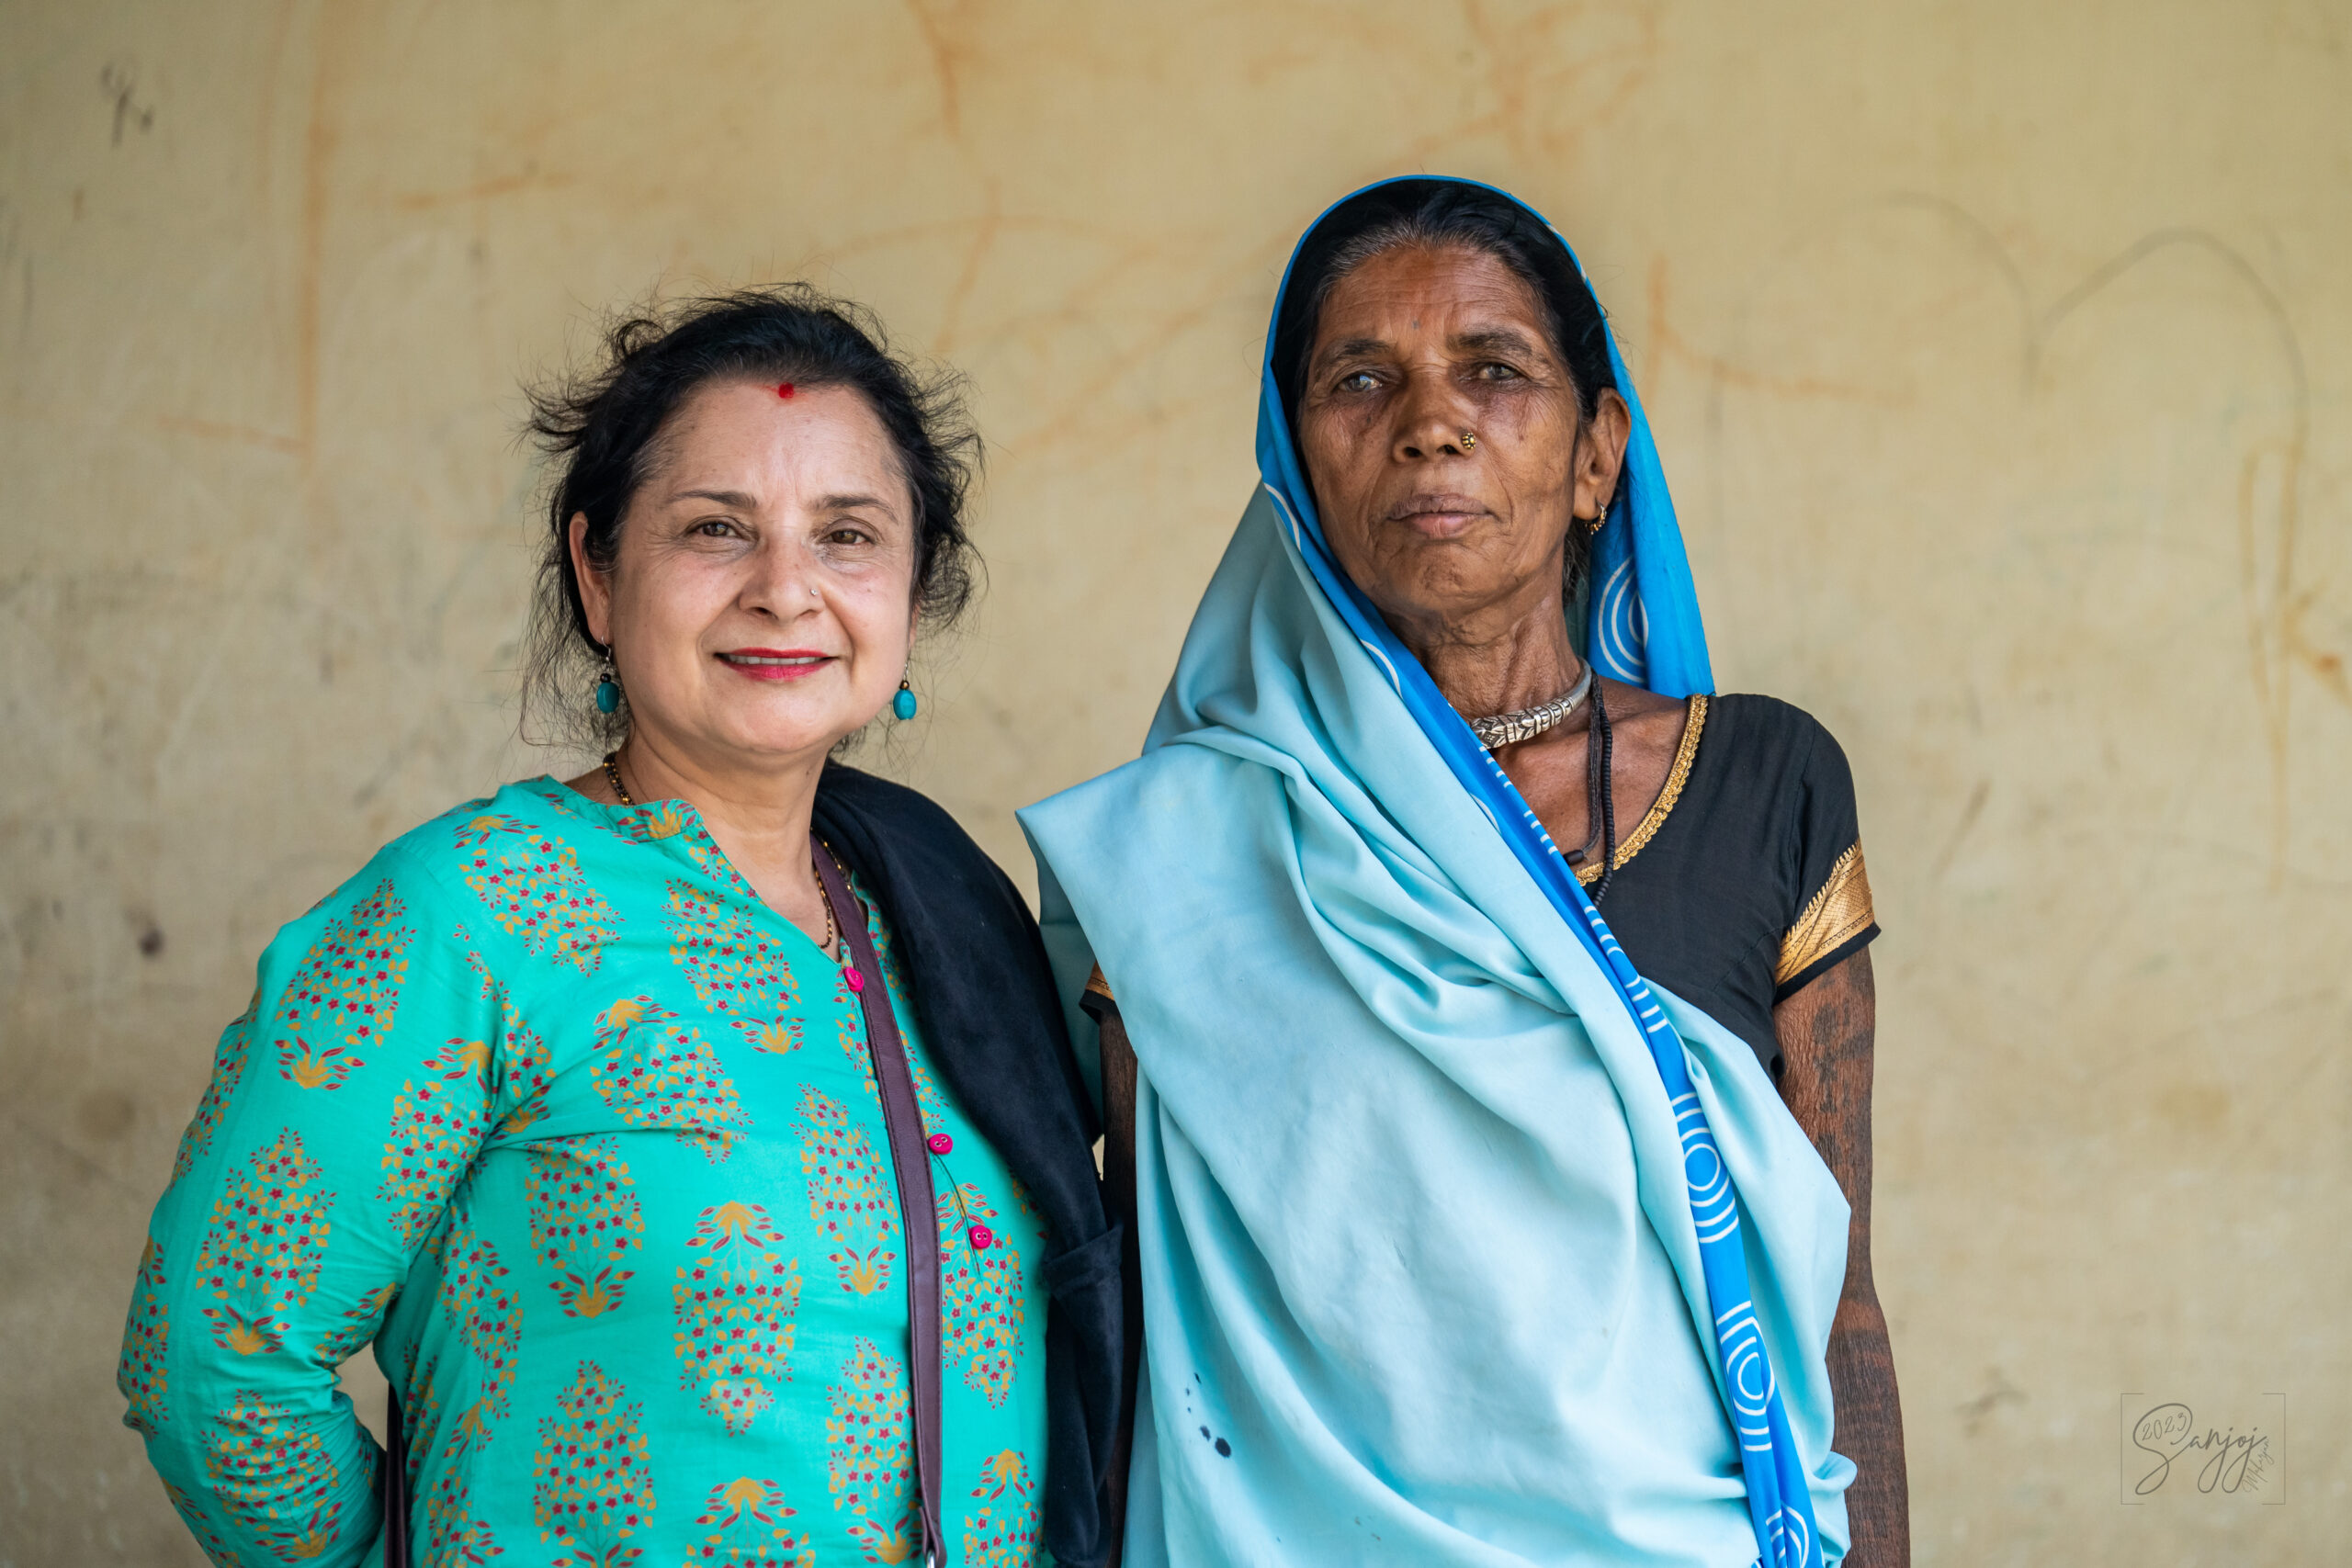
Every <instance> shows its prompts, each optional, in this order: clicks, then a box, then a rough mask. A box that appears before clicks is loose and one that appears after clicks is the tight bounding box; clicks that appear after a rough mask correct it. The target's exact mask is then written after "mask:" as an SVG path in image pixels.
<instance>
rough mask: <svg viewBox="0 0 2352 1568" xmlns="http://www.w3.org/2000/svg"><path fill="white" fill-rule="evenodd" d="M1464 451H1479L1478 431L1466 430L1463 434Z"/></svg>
mask: <svg viewBox="0 0 2352 1568" xmlns="http://www.w3.org/2000/svg"><path fill="white" fill-rule="evenodd" d="M1462 449H1463V450H1464V452H1476V450H1477V449H1478V433H1477V432H1476V431H1475V430H1465V431H1464V432H1463V433H1462Z"/></svg>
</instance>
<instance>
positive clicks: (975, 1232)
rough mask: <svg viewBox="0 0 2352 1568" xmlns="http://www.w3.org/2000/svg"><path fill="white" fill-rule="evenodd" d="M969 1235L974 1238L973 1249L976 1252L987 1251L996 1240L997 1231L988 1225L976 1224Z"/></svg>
mask: <svg viewBox="0 0 2352 1568" xmlns="http://www.w3.org/2000/svg"><path fill="white" fill-rule="evenodd" d="M969 1235H971V1238H972V1250H973V1251H974V1252H986V1251H987V1250H988V1249H989V1244H990V1243H991V1242H993V1241H995V1240H996V1232H994V1231H992V1230H990V1229H989V1227H988V1226H986V1225H974V1226H973V1227H972V1228H971V1231H970V1232H969Z"/></svg>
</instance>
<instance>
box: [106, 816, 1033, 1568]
mask: <svg viewBox="0 0 2352 1568" xmlns="http://www.w3.org/2000/svg"><path fill="white" fill-rule="evenodd" d="M868 925H869V930H871V931H873V933H874V936H875V939H876V944H877V946H878V947H879V948H880V949H881V950H882V952H883V953H884V955H885V964H884V973H885V978H886V982H887V985H888V990H889V993H890V996H891V999H892V1002H893V1004H894V1006H895V1008H896V1010H897V1013H898V1017H899V1025H900V1029H901V1031H902V1032H903V1033H904V1035H905V1038H906V1042H907V1047H908V1055H909V1058H910V1064H911V1066H912V1068H913V1072H914V1076H915V1079H916V1083H917V1088H918V1099H919V1100H920V1102H921V1105H922V1114H923V1120H924V1123H925V1128H924V1130H925V1132H926V1133H927V1134H946V1135H947V1138H948V1140H949V1142H950V1145H951V1148H952V1152H951V1153H949V1154H948V1155H946V1156H942V1157H940V1158H939V1160H938V1162H937V1163H936V1164H935V1165H934V1168H933V1186H934V1188H935V1189H936V1190H937V1191H938V1193H939V1194H940V1203H939V1212H938V1213H936V1214H933V1215H925V1216H922V1223H923V1224H927V1225H932V1226H935V1228H936V1232H937V1234H938V1235H939V1236H940V1238H941V1241H942V1242H943V1244H944V1263H945V1268H944V1275H945V1280H944V1296H945V1299H944V1302H943V1307H944V1314H943V1316H944V1330H945V1338H946V1346H945V1349H944V1355H945V1359H946V1366H945V1377H944V1390H945V1392H944V1398H945V1401H946V1408H945V1416H946V1451H945V1455H944V1460H945V1472H946V1475H947V1476H948V1478H949V1485H948V1496H947V1497H946V1498H945V1499H944V1507H943V1515H944V1517H943V1519H942V1521H941V1522H942V1526H943V1529H944V1534H945V1536H946V1542H945V1544H946V1547H947V1551H948V1556H949V1560H950V1561H952V1562H973V1563H981V1562H985V1563H988V1564H990V1565H995V1564H1000V1563H1023V1564H1026V1563H1031V1562H1038V1561H1040V1557H1039V1550H1040V1549H1039V1548H1038V1545H1037V1540H1038V1508H1037V1501H1036V1495H1035V1493H1036V1488H1035V1479H1034V1478H1035V1477H1036V1476H1037V1475H1039V1474H1041V1473H1042V1472H1043V1466H1044V1461H1045V1451H1044V1449H1045V1392H1046V1391H1045V1365H1044V1348H1043V1343H1042V1341H1043V1330H1044V1325H1045V1303H1044V1299H1043V1297H1042V1295H1041V1294H1040V1293H1039V1292H1040V1289H1041V1287H1039V1286H1038V1285H1037V1284H1036V1283H1035V1265H1036V1263H1037V1260H1038V1258H1039V1257H1040V1246H1039V1240H1040V1229H1039V1225H1038V1222H1037V1220H1036V1218H1035V1215H1034V1214H1033V1213H1032V1212H1031V1210H1030V1208H1029V1206H1028V1203H1027V1201H1026V1199H1025V1196H1024V1195H1023V1193H1022V1192H1021V1190H1020V1189H1019V1187H1018V1186H1017V1184H1015V1182H1014V1181H1013V1180H1012V1177H1011V1175H1010V1174H1009V1173H1008V1172H1007V1171H1006V1170H1005V1168H1004V1167H1003V1166H1002V1164H1001V1162H1000V1161H999V1160H998V1159H997V1158H996V1156H995V1155H994V1152H993V1151H992V1150H990V1149H989V1148H988V1146H987V1145H985V1144H983V1143H982V1141H981V1140H980V1138H979V1136H978V1134H976V1133H975V1132H974V1131H973V1130H972V1129H971V1127H970V1126H969V1124H968V1123H967V1122H965V1120H964V1119H963V1117H962V1115H961V1114H960V1112H959V1111H957V1110H956V1106H955V1104H954V1102H953V1100H951V1099H950V1098H949V1097H948V1096H946V1095H945V1094H944V1092H943V1091H942V1089H941V1087H940V1084H939V1081H938V1079H937V1077H936V1076H935V1075H934V1074H933V1071H932V1069H931V1067H930V1065H929V1063H928V1061H927V1060H926V1058H925V1047H924V1043H923V1041H922V1035H921V1032H920V1030H919V1029H918V1028H917V1027H916V1025H915V1022H914V1019H913V1014H912V1010H911V1008H910V1005H909V999H908V991H907V989H906V985H905V981H904V978H903V976H900V975H899V972H898V964H897V956H896V954H895V953H894V952H893V951H892V946H891V943H890V940H889V932H888V928H887V927H886V926H885V924H884V923H883V922H882V920H881V919H880V918H879V917H878V915H876V916H875V917H874V918H872V919H870V920H869V922H868ZM888 1147H889V1145H888V1134H887V1133H886V1131H885V1129H884V1126H883V1121H882V1112H881V1106H880V1102H879V1100H877V1098H876V1093H875V1089H874V1080H873V1073H872V1069H871V1065H870V1063H869V1062H868V1060H867V1057H866V1052H865V1034H864V1030H863V1024H862V1018H861V1015H860V1013H859V1011H858V1007H857V998H856V997H855V996H854V993H852V991H851V990H850V989H849V987H848V986H847V985H846V984H845V983H844V982H843V979H842V974H841V971H840V970H839V969H838V968H837V967H836V966H835V965H834V964H831V962H829V961H828V960H827V959H826V958H825V956H824V955H823V954H822V953H820V952H819V951H818V950H817V948H816V947H815V945H814V944H813V943H811V942H809V941H808V940H807V938H806V937H804V936H803V935H801V933H800V932H799V931H797V930H796V929H794V928H793V927H792V926H791V925H789V924H788V923H787V922H786V921H785V920H784V919H781V918H780V917H778V916H777V915H776V914H775V912H774V911H773V910H771V909H769V908H767V907H766V906H765V905H763V904H762V903H761V902H760V901H759V899H758V898H757V897H756V896H754V895H753V894H752V891H751V889H750V887H749V886H748V885H747V884H745V883H744V881H743V880H742V879H741V877H740V876H739V875H737V874H735V872H734V870H733V868H732V867H731V866H729V864H728V863H727V860H726V857H725V856H724V855H723V854H722V853H720V852H719V851H718V846H717V845H716V844H715V843H714V842H713V841H712V840H711V839H710V837H709V835H708V834H707V831H705V830H704V829H703V827H702V824H701V821H700V818H698V817H697V816H696V814H695V812H694V810H693V809H692V808H691V807H685V806H684V805H683V804H681V803H679V802H674V801H672V802H662V803H658V804H656V805H654V806H651V807H604V806H600V805H598V804H596V803H595V802H594V801H591V800H589V799H587V798H586V797H585V796H582V795H578V794H575V793H574V792H572V791H571V790H569V789H567V788H565V787H564V786H563V785H561V784H557V783H555V782H554V781H552V780H547V779H540V780H534V781H531V782H529V783H526V784H512V785H509V786H508V787H507V788H505V789H503V790H502V791H500V792H499V794H498V795H497V796H496V797H495V798H494V799H492V800H488V801H478V802H474V803H471V804H469V805H468V806H466V807H460V808H459V809H458V810H457V811H455V812H452V813H450V814H449V815H448V816H446V817H443V818H439V819H437V820H435V821H433V822H428V823H426V824H425V825H424V827H421V828H419V829H416V830H415V831H413V832H412V833H409V834H407V835H405V836H404V837H402V838H401V839H400V840H396V841H395V842H394V843H392V844H391V845H390V846H388V847H387V848H386V849H385V850H384V851H383V852H380V853H379V854H378V855H377V857H376V858H375V860H374V861H372V862H371V863H369V864H368V867H367V868H366V869H365V870H363V871H362V872H361V873H360V874H358V875H357V876H356V877H354V878H353V879H352V880H351V881H350V882H349V883H347V884H345V886H344V887H343V888H342V889H340V890H339V891H338V892H336V893H335V894H334V895H333V896H331V897H328V898H327V899H325V900H324V901H323V902H322V903H321V904H320V905H319V907H318V908H314V909H312V910H311V912H310V913H309V914H308V915H305V916H304V917H303V918H302V919H299V920H297V921H295V922H294V923H293V924H292V925H289V926H288V927H287V928H286V930H285V931H283V932H281V933H280V934H279V936H278V938H277V941H276V942H273V943H272V944H271V946H270V948H269V951H268V952H267V953H266V954H265V955H264V956H263V958H262V962H261V966H260V987H259V989H258V991H257V992H256V994H255V996H254V1000H253V1001H252V1003H251V1004H249V1005H248V1007H247V1008H246V1010H245V1011H244V1012H243V1014H241V1015H240V1016H239V1017H238V1018H237V1019H236V1020H235V1021H232V1023H231V1024H230V1026H229V1028H228V1031H227V1032H226V1033H225V1034H224V1035H223V1036H222V1039H221V1042H220V1047H219V1050H218V1052H217V1053H216V1055H215V1058H214V1066H213V1075H212V1080H211V1083H210V1085H209V1087H208V1089H206V1091H205V1094H204V1097H203V1100H202V1102H201V1104H200V1105H199V1107H198V1111H197V1115H196V1119H195V1121H194V1122H193V1123H192V1124H191V1125H190V1127H189V1129H188V1132H187V1136H186V1137H185V1138H184V1139H183V1140H182V1142H181V1145H180V1149H179V1153H178V1156H177V1157H176V1159H175V1163H174V1171H173V1179H172V1184H171V1186H170V1188H169V1190H167V1191H166V1192H165V1193H164V1200H163V1202H162V1203H161V1204H160V1205H159V1206H158V1208H157V1210H156V1213H155V1218H154V1224H153V1227H152V1230H151V1239H150V1240H149V1242H148V1245H147V1247H146V1251H145V1253H144V1256H143V1257H142V1258H141V1261H140V1266H139V1272H138V1279H137V1282H136V1286H135V1294H134V1299H133V1301H132V1304H131V1312H130V1323H129V1325H128V1329H127V1332H126V1334H125V1338H124V1347H123V1358H122V1368H121V1374H120V1382H121V1384H122V1389H123V1393H124V1395H125V1397H126V1399H127V1401H128V1403H129V1411H128V1415H127V1416H126V1420H127V1421H128V1423H129V1424H130V1426H132V1427H135V1428H136V1429H138V1430H139V1431H140V1432H141V1434H142V1435H143V1436H145V1438H147V1442H148V1450H149V1453H150V1455H151V1457H152V1458H153V1461H154V1463H155V1467H156V1469H157V1470H158V1471H160V1472H162V1474H163V1477H164V1484H165V1488H166V1490H167V1492H168V1493H169V1495H170V1496H171V1498H172V1500H173V1503H174V1505H175V1506H176V1507H177V1508H178V1509H179V1510H180V1512H181V1514H182V1516H183V1517H185V1518H186V1519H187V1524H188V1527H189V1529H190V1531H191V1532H192V1533H193V1534H194V1536H195V1537H196V1539H197V1540H198V1543H199V1544H200V1545H201V1546H202V1547H203V1549H204V1551H206V1553H207V1554H208V1555H209V1557H210V1558H211V1559H212V1560H213V1562H217V1563H222V1564H231V1563H233V1564H238V1565H240V1568H266V1565H268V1564H273V1563H281V1562H288V1563H290V1562H312V1563H320V1564H324V1565H328V1568H336V1565H342V1564H356V1563H360V1562H365V1561H367V1560H368V1557H369V1554H370V1549H371V1548H372V1547H373V1545H374V1543H375V1540H376V1538H377V1536H378V1534H379V1529H380V1520H379V1517H378V1513H379V1510H378V1508H377V1505H376V1502H375V1497H374V1494H373V1490H372V1488H373V1483H374V1478H375V1473H376V1466H377V1464H378V1462H379V1452H378V1450H377V1449H376V1446H375V1445H374V1443H373V1442H371V1441H370V1440H369V1439H368V1437H367V1435H366V1433H365V1432H364V1431H363V1430H362V1429H361V1427H360V1426H359V1424H358V1423H357V1421H356V1418H355V1417H354V1416H353V1413H352V1411H351V1409H350V1407H349V1406H348V1404H345V1402H344V1401H343V1400H342V1399H341V1398H340V1397H339V1396H337V1395H336V1394H335V1393H334V1383H335V1367H336V1365H337V1364H338V1362H340V1361H341V1360H342V1359H344V1358H345V1357H346V1356H348V1355H351V1354H353V1353H354V1352H356V1350H358V1349H359V1348H362V1347H364V1346H366V1345H367V1344H368V1341H369V1340H371V1339H372V1340H373V1341H374V1342H375V1347H376V1351H375V1353H376V1359H377V1360H378V1362H379V1365H381V1366H382V1367H383V1368H384V1370H385V1372H386V1374H387V1376H388V1377H390V1380H391V1382H392V1383H393V1385H394V1387H395V1388H397V1389H399V1390H401V1393H402V1404H403V1408H404V1410H405V1412H406V1416H407V1421H408V1427H409V1430H408V1450H409V1451H408V1453H407V1454H406V1455H405V1456H404V1458H405V1462H406V1463H407V1464H408V1466H409V1471H410V1476H411V1480H412V1495H413V1517H412V1519H411V1530H412V1534H413V1549H414V1556H415V1561H416V1562H418V1563H419V1564H420V1565H425V1568H441V1565H455V1564H468V1563H491V1562H497V1563H501V1564H503V1563H510V1562H512V1563H533V1564H537V1563H563V1564H566V1565H571V1564H578V1565H581V1568H587V1565H589V1564H594V1565H597V1568H619V1565H621V1564H631V1563H633V1564H639V1565H641V1568H655V1565H657V1564H658V1565H660V1568H669V1565H671V1564H677V1563H695V1562H729V1563H739V1564H755V1563H775V1564H787V1563H788V1564H792V1565H794V1568H829V1565H832V1564H842V1565H844V1568H846V1565H850V1564H861V1563H869V1562H876V1563H892V1562H903V1561H905V1560H906V1559H907V1557H908V1555H909V1553H910V1551H911V1548H912V1545H913V1540H914V1529H913V1518H912V1502H913V1499H912V1496H911V1486H912V1473H913V1472H912V1455H911V1452H910V1447H909V1440H908V1439H909V1410H908V1403H907V1389H908V1376H907V1367H906V1347H907V1309H906V1296H905V1267H904V1262H903V1259H902V1258H901V1256H900V1255H901V1251H902V1248H903V1246H904V1237H905V1235H907V1223H908V1221H907V1216H906V1215H905V1214H903V1213H901V1212H900V1210H899V1201H898V1192H897V1188H896V1185H895V1183H894V1181H893V1180H892V1178H891V1175H890V1170H889V1166H888V1158H887V1153H888ZM976 1227H977V1231H976ZM976 1234H977V1235H984V1236H985V1237H986V1239H987V1242H988V1245H987V1246H985V1247H978V1246H976V1245H975V1236H976ZM958 1478H962V1479H958ZM975 1478H977V1481H978V1484H977V1485H975V1484H974V1483H973V1481H974V1479H975Z"/></svg>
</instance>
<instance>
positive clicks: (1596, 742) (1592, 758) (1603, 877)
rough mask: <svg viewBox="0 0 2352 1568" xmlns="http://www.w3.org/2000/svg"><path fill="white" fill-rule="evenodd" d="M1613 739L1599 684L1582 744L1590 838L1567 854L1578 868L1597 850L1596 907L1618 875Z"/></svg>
mask: <svg viewBox="0 0 2352 1568" xmlns="http://www.w3.org/2000/svg"><path fill="white" fill-rule="evenodd" d="M1615 750H1616V746H1615V737H1614V736H1613V735H1611V732H1610V725H1609V701H1608V699H1607V698H1606V697H1604V696H1602V695H1601V694H1600V682H1599V681H1595V682H1593V683H1592V731H1591V734H1590V735H1589V737H1588V738H1587V739H1586V740H1585V748H1584V751H1585V786H1584V787H1585V820H1586V821H1587V822H1589V823H1590V824H1591V825H1592V836H1591V837H1590V838H1588V839H1586V840H1585V841H1584V848H1582V849H1580V850H1577V851H1575V852H1572V853H1570V854H1569V856H1568V863H1569V864H1570V865H1572V866H1580V865H1582V864H1584V863H1585V862H1586V861H1587V860H1589V858H1591V855H1592V852H1593V849H1594V847H1595V844H1596V841H1597V842H1598V845H1599V848H1600V880H1599V881H1598V882H1595V883H1594V884H1593V885H1592V901H1593V902H1594V903H1595V904H1599V903H1600V900H1601V899H1602V898H1603V897H1606V896H1607V894H1608V892H1609V879H1610V878H1611V877H1612V876H1614V875H1616V874H1617V779H1616V774H1615V773H1614V771H1613V770H1612V769H1611V763H1612V762H1613V761H1615V758H1614V756H1613V755H1612V753H1613V752H1614V751H1615Z"/></svg>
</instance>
